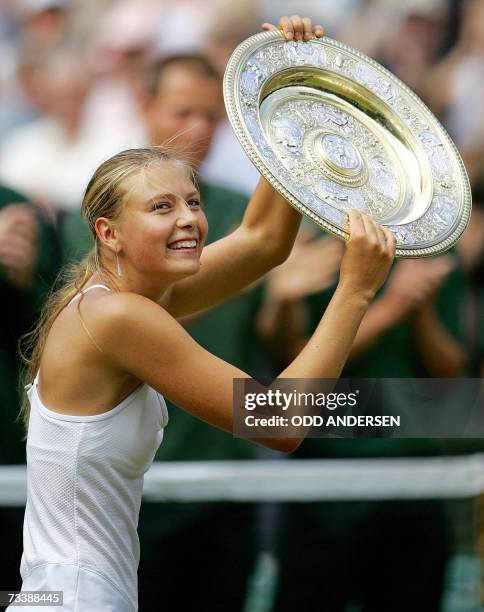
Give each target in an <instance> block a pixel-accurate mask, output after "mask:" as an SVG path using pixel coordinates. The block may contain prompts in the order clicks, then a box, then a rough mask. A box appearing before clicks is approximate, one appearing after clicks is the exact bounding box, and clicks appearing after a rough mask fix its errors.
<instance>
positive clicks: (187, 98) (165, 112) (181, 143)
mask: <svg viewBox="0 0 484 612" xmlns="http://www.w3.org/2000/svg"><path fill="white" fill-rule="evenodd" d="M222 112H223V110H222V86H221V83H220V82H219V80H218V79H217V78H214V77H209V76H203V75H199V74H196V73H194V72H193V71H192V70H188V69H187V68H184V67H180V66H173V67H171V68H167V70H166V72H165V73H164V74H163V76H162V78H161V80H160V82H159V83H158V90H157V93H156V96H155V97H154V98H153V100H152V101H151V102H150V103H149V105H148V109H147V123H148V127H149V130H150V139H151V142H152V143H153V144H155V145H158V144H161V143H163V142H166V141H168V140H170V139H172V138H174V139H175V140H174V144H175V146H177V147H180V148H181V149H182V150H184V151H185V152H186V153H187V154H188V156H189V157H190V158H192V159H193V161H194V162H195V165H198V164H200V163H201V162H202V161H203V160H204V159H205V157H206V156H207V153H208V150H209V148H210V145H211V143H212V140H213V136H214V134H215V130H216V128H217V125H218V123H219V120H220V118H221V116H222Z"/></svg>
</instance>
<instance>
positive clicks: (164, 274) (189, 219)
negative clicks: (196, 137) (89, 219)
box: [96, 161, 208, 301]
mask: <svg viewBox="0 0 484 612" xmlns="http://www.w3.org/2000/svg"><path fill="white" fill-rule="evenodd" d="M124 190H125V196H124V206H123V209H122V213H121V216H120V217H119V218H118V219H117V220H116V221H115V222H112V221H109V220H107V219H104V218H102V217H101V218H99V219H98V220H97V221H96V231H97V233H98V236H99V238H100V240H101V242H102V247H101V248H102V249H103V254H105V257H106V258H107V259H108V260H113V258H114V257H115V253H117V254H118V259H119V263H120V267H121V270H122V276H121V277H118V278H117V281H118V285H119V288H120V290H122V291H123V290H124V291H135V292H136V293H139V294H140V295H144V296H145V297H148V298H150V299H153V300H155V301H159V300H160V299H161V297H162V295H163V293H164V292H165V291H166V290H167V289H168V287H169V286H170V285H171V284H172V283H174V282H176V281H178V280H180V279H182V278H184V277H187V276H191V275H192V274H196V273H197V272H198V270H199V269H200V255H201V253H202V249H203V245H204V242H205V238H206V236H207V231H208V224H207V219H206V217H205V214H204V212H203V210H202V206H201V202H200V194H199V192H198V190H197V188H196V187H195V185H194V184H193V182H192V181H191V180H190V179H189V178H188V177H187V176H186V175H185V174H184V173H183V171H182V170H181V169H179V168H177V167H176V166H175V165H173V164H172V163H171V162H169V161H161V162H158V163H156V164H153V165H152V166H150V167H149V168H148V169H146V170H144V171H141V172H138V173H136V174H134V175H132V176H130V177H128V178H127V179H126V181H125V183H124ZM180 240H195V241H196V246H195V247H193V248H182V249H174V248H170V247H173V243H175V242H178V241H180Z"/></svg>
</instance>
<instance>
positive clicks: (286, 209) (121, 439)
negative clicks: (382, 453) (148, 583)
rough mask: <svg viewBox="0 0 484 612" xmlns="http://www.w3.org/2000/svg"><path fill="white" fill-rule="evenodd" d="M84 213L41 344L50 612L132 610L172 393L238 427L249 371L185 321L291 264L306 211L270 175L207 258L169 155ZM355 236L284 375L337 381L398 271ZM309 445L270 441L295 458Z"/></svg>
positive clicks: (132, 174) (25, 565)
mask: <svg viewBox="0 0 484 612" xmlns="http://www.w3.org/2000/svg"><path fill="white" fill-rule="evenodd" d="M266 27H273V26H266ZM279 27H281V29H283V30H284V32H285V35H286V37H288V38H292V37H295V38H296V39H297V38H301V37H303V36H304V35H305V34H306V37H309V36H311V35H313V34H316V35H321V34H322V32H321V29H315V30H314V31H313V28H312V26H311V23H310V21H309V20H301V19H300V18H299V17H297V16H294V17H292V18H291V19H289V18H283V19H282V20H281V22H280V24H279ZM83 213H84V216H85V219H86V221H87V223H88V225H89V228H90V230H91V232H92V235H93V238H94V243H95V246H94V248H93V250H92V251H91V253H90V254H89V255H88V257H87V258H86V260H85V261H84V262H83V263H81V264H80V265H79V266H78V268H77V270H76V273H75V274H74V276H73V277H72V279H71V281H70V282H68V283H67V284H66V285H65V286H64V287H63V288H62V289H60V290H59V291H57V292H56V293H55V294H54V295H53V296H52V298H51V300H50V302H49V303H48V304H47V306H46V310H45V312H44V315H43V317H42V319H41V321H40V323H39V326H38V327H37V329H36V331H35V332H34V334H33V345H32V346H33V349H32V353H31V358H30V361H29V365H28V372H27V376H28V377H29V380H30V381H31V380H32V379H33V383H32V384H31V385H30V388H29V390H28V401H27V402H26V405H25V407H24V417H25V421H26V423H27V424H28V438H27V455H28V500H27V507H26V512H25V524H24V554H23V557H22V566H21V572H22V577H23V587H22V588H23V590H24V591H40V590H43V591H63V599H64V603H63V607H62V608H59V607H52V610H53V611H58V610H69V611H71V610H76V611H82V612H94V611H96V612H99V611H101V610H102V611H103V612H109V611H112V612H128V611H129V612H132V611H133V610H136V609H137V584H136V571H137V565H138V560H139V544H138V537H137V533H136V525H137V520H138V512H139V507H140V500H141V491H142V484H143V475H144V473H145V472H146V471H147V469H148V468H149V466H150V465H151V462H152V460H153V456H154V453H155V451H156V449H157V447H158V445H159V444H160V442H161V440H162V437H163V428H164V426H165V425H166V422H167V415H166V407H165V403H164V400H163V396H165V395H166V396H167V397H168V398H170V400H172V401H173V402H175V403H176V404H178V405H179V406H182V407H184V408H185V409H186V410H187V411H189V412H190V413H192V414H193V415H194V416H196V417H198V418H200V419H203V420H205V421H207V422H209V423H211V424H213V425H214V426H216V427H221V428H223V429H225V430H227V431H231V429H232V380H233V379H234V378H237V377H245V376H247V375H246V374H245V373H244V372H242V371H240V370H238V369H237V368H235V367H233V366H231V365H230V364H228V363H225V362H223V361H222V360H220V359H218V358H217V357H215V356H213V355H211V354H210V353H208V352H207V351H205V350H204V349H203V348H202V347H201V346H199V345H197V344H196V343H195V342H194V341H193V340H192V338H191V337H190V336H189V335H188V334H187V333H186V332H185V331H184V329H183V327H182V326H181V325H180V324H179V323H178V322H177V320H176V319H177V318H179V317H183V316H186V315H190V314H192V313H194V312H198V311H201V310H203V309H205V308H208V307H210V306H212V305H213V304H215V303H217V302H219V301H220V300H223V299H225V298H227V297H228V296H230V295H232V294H233V293H235V292H236V291H238V290H240V289H242V288H243V287H245V286H247V285H249V284H250V283H252V282H253V281H254V280H255V279H257V278H259V277H260V276H262V275H263V274H265V273H266V272H267V271H268V270H269V269H271V268H272V267H274V266H276V265H278V264H280V263H281V262H282V261H284V259H285V258H286V257H287V256H288V254H289V252H290V250H291V246H292V244H293V241H294V238H295V235H296V232H297V229H298V226H299V221H300V216H299V214H298V213H297V212H296V211H295V210H294V209H293V208H291V207H290V206H288V204H287V203H286V202H285V201H284V199H283V198H282V197H281V196H279V195H278V194H277V193H276V192H275V191H274V190H273V189H272V188H271V186H270V185H269V184H268V183H267V182H266V181H265V180H263V179H261V182H260V184H259V186H258V187H257V189H256V191H255V193H254V195H253V197H252V199H251V200H250V203H249V205H248V207H247V211H246V214H245V216H244V219H243V222H242V224H241V226H240V227H239V228H238V229H237V230H235V231H234V232H233V233H232V234H231V235H230V236H228V237H226V238H224V239H223V240H220V241H218V242H216V243H214V244H212V245H210V246H209V247H207V248H206V249H203V244H204V240H205V236H206V234H207V223H206V219H205V216H204V214H203V209H202V206H201V203H200V198H199V194H198V191H197V188H196V185H195V183H194V182H193V180H192V176H191V173H190V169H189V168H188V167H187V165H186V164H185V163H184V162H182V161H180V160H178V159H175V158H174V157H172V156H171V155H170V154H169V153H167V152H166V151H163V150H162V149H160V148H149V149H133V150H128V151H123V152H122V153H119V154H118V155H115V156H114V157H112V158H111V159H109V160H108V161H106V162H105V163H103V164H102V165H101V166H100V167H99V168H98V170H97V171H96V172H95V174H94V176H93V177H92V179H91V181H90V183H89V185H88V187H87V190H86V194H85V198H84V201H83ZM349 228H350V239H349V241H348V243H347V246H346V253H345V256H344V258H343V262H342V265H341V274H340V281H339V285H338V288H337V290H336V292H335V295H334V298H333V300H332V302H331V304H330V305H329V307H328V309H327V311H326V313H325V314H324V317H323V319H322V321H321V324H320V326H319V327H318V329H317V330H316V332H315V333H314V335H313V337H312V339H311V340H310V341H309V342H308V344H307V346H306V347H305V348H304V350H303V351H302V353H301V354H300V355H299V356H298V357H297V358H296V359H295V360H294V361H293V363H292V364H291V365H290V366H289V367H287V368H286V369H285V370H284V372H282V373H281V376H282V377H289V378H304V377H309V378H323V377H324V378H335V377H337V376H338V375H339V374H340V372H341V369H342V367H343V364H344V363H345V360H346V357H347V355H348V352H349V350H350V347H351V344H352V342H353V339H354V337H355V334H356V331H357V329H358V326H359V324H360V321H361V319H362V317H363V315H364V313H365V311H366V309H367V307H368V304H369V302H370V300H371V299H372V297H373V296H374V294H375V292H376V291H377V289H378V288H379V287H380V285H381V284H382V282H383V280H384V278H385V277H386V274H387V272H388V270H389V268H390V266H391V263H392V260H393V256H394V251H395V240H394V238H393V236H392V235H391V234H390V232H388V231H387V230H385V229H383V228H381V227H380V226H378V225H377V224H376V223H375V222H374V221H373V220H372V219H370V218H369V217H367V216H365V215H363V214H360V213H358V212H354V211H352V212H350V213H349ZM321 265H324V262H321ZM297 443H298V441H297V440H294V439H286V440H268V441H267V444H268V445H271V446H273V447H274V448H278V449H280V450H285V451H290V450H292V449H293V448H295V446H297ZM160 578H162V577H160ZM24 609H30V608H28V607H27V608H24ZM32 609H33V608H32ZM44 609H46V608H44ZM47 609H50V608H47Z"/></svg>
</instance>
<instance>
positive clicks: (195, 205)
mask: <svg viewBox="0 0 484 612" xmlns="http://www.w3.org/2000/svg"><path fill="white" fill-rule="evenodd" d="M188 203H189V204H190V206H192V207H194V208H196V207H198V206H200V200H188Z"/></svg>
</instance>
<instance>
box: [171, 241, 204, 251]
mask: <svg viewBox="0 0 484 612" xmlns="http://www.w3.org/2000/svg"><path fill="white" fill-rule="evenodd" d="M196 246H197V241H196V240H180V241H179V242H174V243H173V244H169V245H168V248H169V249H194V248H195V247H196Z"/></svg>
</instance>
